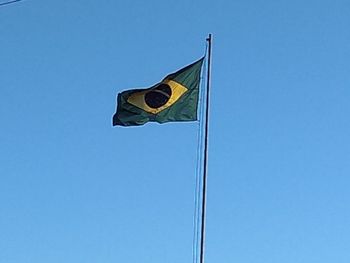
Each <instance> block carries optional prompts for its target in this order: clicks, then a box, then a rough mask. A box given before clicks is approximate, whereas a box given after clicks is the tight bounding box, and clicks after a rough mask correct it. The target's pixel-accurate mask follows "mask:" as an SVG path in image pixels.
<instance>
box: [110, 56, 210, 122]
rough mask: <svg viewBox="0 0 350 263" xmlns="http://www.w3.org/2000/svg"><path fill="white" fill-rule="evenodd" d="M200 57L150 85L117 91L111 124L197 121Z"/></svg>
mask: <svg viewBox="0 0 350 263" xmlns="http://www.w3.org/2000/svg"><path fill="white" fill-rule="evenodd" d="M203 60H204V57H203V58H201V59H199V60H197V61H196V62H194V63H192V64H190V65H188V66H186V67H184V68H182V69H180V70H178V71H176V72H175V73H172V74H169V75H167V76H166V77H165V78H164V79H163V80H162V81H160V82H159V83H157V84H155V85H154V86H152V87H150V88H147V89H133V90H126V91H123V92H121V93H119V94H118V98H117V111H116V113H115V114H114V116H113V126H116V125H121V126H136V125H143V124H145V123H146V122H158V123H165V122H171V121H195V120H197V107H198V97H199V82H200V74H201V68H202V64H203Z"/></svg>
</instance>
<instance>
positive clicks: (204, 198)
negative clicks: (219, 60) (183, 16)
mask: <svg viewBox="0 0 350 263" xmlns="http://www.w3.org/2000/svg"><path fill="white" fill-rule="evenodd" d="M207 41H208V68H207V88H206V95H207V96H206V103H205V131H204V161H203V182H202V209H201V210H202V215H201V236H200V261H199V262H200V263H204V244H205V216H206V202H207V177H208V129H209V91H210V73H211V72H210V71H211V41H212V35H211V34H209V36H208V38H207Z"/></svg>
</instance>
